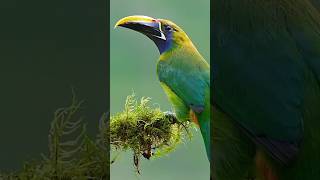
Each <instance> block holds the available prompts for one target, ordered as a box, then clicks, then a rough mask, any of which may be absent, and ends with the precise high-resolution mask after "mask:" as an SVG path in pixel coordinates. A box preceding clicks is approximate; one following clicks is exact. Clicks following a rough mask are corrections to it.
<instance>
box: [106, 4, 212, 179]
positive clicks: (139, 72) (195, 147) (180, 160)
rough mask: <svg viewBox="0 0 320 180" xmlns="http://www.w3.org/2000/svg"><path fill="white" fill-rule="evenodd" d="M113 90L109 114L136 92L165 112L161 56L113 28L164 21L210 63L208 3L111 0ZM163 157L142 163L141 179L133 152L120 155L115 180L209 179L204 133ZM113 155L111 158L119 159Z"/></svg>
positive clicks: (144, 39)
mask: <svg viewBox="0 0 320 180" xmlns="http://www.w3.org/2000/svg"><path fill="white" fill-rule="evenodd" d="M110 3H111V4H110V13H111V16H110V18H111V19H110V23H111V24H110V40H111V42H110V43H111V45H110V48H111V49H110V53H111V59H110V75H111V79H110V88H111V89H110V90H111V94H110V96H111V114H113V113H116V112H119V111H122V109H123V105H124V102H125V98H126V96H127V95H129V94H131V93H132V91H133V90H134V92H135V93H136V95H137V97H141V96H148V97H151V98H152V102H153V103H158V104H159V105H160V107H161V109H162V110H163V111H166V110H171V106H170V104H169V102H168V100H167V97H166V95H165V94H164V92H163V90H162V88H161V87H160V84H159V81H158V79H157V76H156V62H157V59H158V57H159V52H158V50H157V48H156V46H155V45H154V44H153V42H152V41H151V40H149V39H148V38H147V37H145V36H143V35H142V34H139V33H137V32H134V31H132V30H129V29H124V28H118V29H114V28H113V26H114V24H115V23H116V22H117V20H119V19H121V18H123V17H125V16H129V15H147V16H151V17H154V18H164V19H169V20H172V21H173V22H175V23H176V24H177V25H179V26H180V27H182V28H183V29H184V31H185V32H186V33H187V34H188V36H189V37H190V38H191V39H192V41H193V43H194V44H195V45H196V47H197V48H198V50H199V51H200V53H201V54H202V55H203V56H204V58H205V59H206V60H208V61H209V60H210V7H209V6H210V1H209V0H198V1H172V0H111V2H110ZM193 134H194V138H193V139H192V140H191V141H189V140H187V139H186V140H185V142H186V143H184V144H181V145H179V146H178V148H177V150H176V151H175V152H173V153H171V154H169V155H167V156H165V157H162V158H159V159H152V160H150V161H148V160H143V161H142V165H141V171H142V172H141V173H142V174H141V175H137V174H136V173H135V169H134V166H133V161H132V153H131V152H126V153H121V154H120V157H119V158H118V159H117V160H116V162H115V163H114V164H112V165H111V167H110V169H111V180H124V179H128V180H135V179H139V180H182V179H183V180H208V179H209V175H210V167H209V162H208V160H207V157H206V154H205V149H204V144H203V142H202V137H201V134H200V131H197V130H194V131H193ZM115 154H116V153H115V152H111V158H112V157H114V156H115Z"/></svg>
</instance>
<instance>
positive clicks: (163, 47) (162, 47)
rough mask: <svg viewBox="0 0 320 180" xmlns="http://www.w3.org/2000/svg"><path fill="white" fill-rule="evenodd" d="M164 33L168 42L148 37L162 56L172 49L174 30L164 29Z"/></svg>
mask: <svg viewBox="0 0 320 180" xmlns="http://www.w3.org/2000/svg"><path fill="white" fill-rule="evenodd" d="M163 31H164V32H163V33H164V34H165V36H166V40H163V39H159V38H156V37H153V36H148V37H149V38H150V39H151V40H152V41H153V42H154V43H155V44H156V46H157V47H158V50H159V52H160V54H162V53H164V52H166V51H168V50H169V49H170V48H171V47H172V41H173V39H172V36H173V30H168V29H166V28H164V29H163Z"/></svg>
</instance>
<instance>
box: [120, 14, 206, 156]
mask: <svg viewBox="0 0 320 180" xmlns="http://www.w3.org/2000/svg"><path fill="white" fill-rule="evenodd" d="M117 26H121V27H126V28H129V29H132V30H135V31H138V32H140V33H143V34H144V35H146V36H147V37H149V38H150V39H151V40H152V41H153V42H154V43H155V44H156V46H157V47H158V50H159V52H160V58H159V60H158V64H157V74H158V77H159V81H160V84H161V86H162V87H163V89H164V91H165V92H166V94H167V96H168V98H169V101H170V102H171V104H172V106H173V108H174V110H175V113H176V116H177V119H178V120H180V121H188V120H190V121H193V122H195V123H197V124H198V125H199V127H200V130H201V133H202V136H203V139H204V143H205V146H206V152H207V155H208V158H209V159H210V82H209V81H210V67H209V64H208V63H207V62H206V61H205V59H204V58H203V57H202V56H201V54H200V53H199V52H198V50H197V48H196V47H195V46H194V45H193V43H192V41H191V40H190V38H189V37H188V36H187V34H186V33H185V32H184V31H183V30H182V29H181V28H180V27H179V26H177V25H176V24H174V23H173V22H171V21H169V20H165V19H155V18H151V17H147V16H128V17H125V18H123V19H121V20H119V21H118V22H117V24H116V25H115V27H117Z"/></svg>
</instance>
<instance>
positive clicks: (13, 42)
mask: <svg viewBox="0 0 320 180" xmlns="http://www.w3.org/2000/svg"><path fill="white" fill-rule="evenodd" d="M106 7H107V1H90V2H89V1H87V0H68V1H66V0H55V1H43V0H28V1H25V0H14V1H12V0H1V1H0V22H1V25H0V26H1V27H0V171H6V170H8V171H11V170H18V169H20V168H22V166H23V165H24V163H25V161H30V160H31V159H41V153H44V154H46V153H47V152H48V131H49V128H50V123H51V120H52V119H53V113H54V111H56V109H57V108H60V107H65V106H68V105H69V104H70V103H71V96H72V93H71V87H73V88H74V89H75V91H76V94H77V97H78V98H79V99H83V100H85V104H84V106H83V109H82V110H83V111H82V113H81V114H82V115H83V117H84V118H85V121H86V122H87V127H88V131H89V134H90V135H91V136H92V137H95V134H96V132H97V129H98V128H97V126H98V122H99V119H100V117H101V115H102V113H103V112H106V111H107V110H108V104H109V100H108V95H109V91H108V85H109V76H108V75H109V72H108V70H109V68H108V55H107V52H106V51H107V50H108V47H107V43H108V42H107V35H108V32H107V30H108V29H107V24H109V23H108V22H107V21H108V20H109V18H107V12H106V11H107V9H108V8H106Z"/></svg>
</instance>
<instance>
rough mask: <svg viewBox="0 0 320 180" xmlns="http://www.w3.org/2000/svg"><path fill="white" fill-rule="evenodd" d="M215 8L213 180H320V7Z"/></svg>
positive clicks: (287, 2) (275, 2)
mask: <svg viewBox="0 0 320 180" xmlns="http://www.w3.org/2000/svg"><path fill="white" fill-rule="evenodd" d="M314 2H316V1H314ZM212 11H213V12H214V18H213V29H212V30H213V31H212V32H211V35H212V45H211V46H212V48H213V49H212V50H213V51H212V52H213V53H214V54H213V56H212V57H213V58H214V59H213V61H211V62H212V63H213V64H212V67H213V72H212V73H213V74H212V77H213V92H214V95H213V96H214V99H213V106H214V112H213V132H212V134H213V138H212V154H213V155H212V159H213V160H212V162H213V166H212V176H213V178H214V179H217V180H238V179H258V180H303V179H306V180H316V179H320V166H319V163H320V13H319V10H317V8H316V7H315V6H314V5H313V4H312V1H309V0H241V1H240V0H215V1H214V3H213V9H212Z"/></svg>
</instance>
